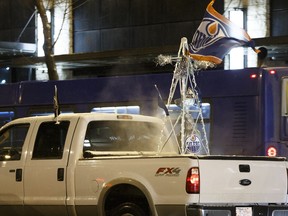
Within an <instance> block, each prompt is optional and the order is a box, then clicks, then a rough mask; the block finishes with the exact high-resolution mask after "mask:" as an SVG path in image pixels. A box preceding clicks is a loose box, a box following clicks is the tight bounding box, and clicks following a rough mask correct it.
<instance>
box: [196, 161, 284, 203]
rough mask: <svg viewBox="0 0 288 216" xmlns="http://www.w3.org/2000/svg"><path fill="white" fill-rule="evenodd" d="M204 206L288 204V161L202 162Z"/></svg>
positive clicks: (201, 185) (201, 197) (201, 184)
mask: <svg viewBox="0 0 288 216" xmlns="http://www.w3.org/2000/svg"><path fill="white" fill-rule="evenodd" d="M199 168H200V202H201V203H226V202H229V203H231V202H235V203H254V202H255V203H285V202H286V196H287V171H286V161H283V160H282V161H281V160H276V159H275V160H271V159H270V160H264V159H260V158H258V157H256V159H254V158H251V157H250V158H246V159H245V158H244V157H243V158H241V159H239V158H237V159H236V160H235V159H234V160H229V159H227V158H226V159H220V158H218V159H217V160H216V161H215V158H214V159H212V158H209V159H205V158H204V159H200V160H199Z"/></svg>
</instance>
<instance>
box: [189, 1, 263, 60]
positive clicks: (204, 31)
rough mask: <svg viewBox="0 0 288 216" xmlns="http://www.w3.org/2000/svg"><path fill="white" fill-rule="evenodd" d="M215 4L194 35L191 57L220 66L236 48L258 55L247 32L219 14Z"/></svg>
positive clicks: (209, 6)
mask: <svg viewBox="0 0 288 216" xmlns="http://www.w3.org/2000/svg"><path fill="white" fill-rule="evenodd" d="M213 3H214V0H212V1H211V2H210V3H209V5H208V6H207V8H206V12H205V15H204V18H203V20H202V22H201V23H200V25H199V27H198V29H197V30H196V32H195V34H194V35H193V38H192V42H191V43H190V44H189V56H190V57H191V58H192V59H195V60H198V61H209V62H212V63H214V64H220V63H221V62H222V59H223V58H224V57H225V55H226V54H227V53H228V52H229V51H230V50H231V49H232V48H234V47H240V46H248V47H251V48H253V49H254V51H255V52H256V53H258V52H259V51H258V50H257V49H255V45H254V42H253V41H252V40H251V38H250V36H249V35H248V34H247V32H246V31H245V30H244V29H242V28H240V27H239V26H237V25H235V24H233V23H232V22H231V21H230V20H229V19H227V18H226V17H224V16H223V15H221V14H219V13H218V12H217V11H216V10H215V9H214V8H213Z"/></svg>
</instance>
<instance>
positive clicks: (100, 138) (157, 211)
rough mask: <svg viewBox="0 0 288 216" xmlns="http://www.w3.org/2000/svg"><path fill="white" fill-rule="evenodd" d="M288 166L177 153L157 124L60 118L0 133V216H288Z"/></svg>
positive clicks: (122, 118)
mask: <svg viewBox="0 0 288 216" xmlns="http://www.w3.org/2000/svg"><path fill="white" fill-rule="evenodd" d="M286 203H287V163H286V160H285V159H284V158H267V157H243V156H242V157H240V156H231V157H227V156H196V155H191V154H190V155H182V154H179V153H178V148H177V146H175V143H173V142H170V140H169V139H167V137H166V134H165V130H163V123H162V121H161V120H160V119H158V118H153V117H145V116H141V115H117V114H95V113H94V114H92V113H86V114H61V115H60V116H58V117H57V120H55V118H54V116H39V117H29V118H22V119H17V120H14V121H11V122H9V123H7V124H6V125H5V126H3V127H2V128H1V130H0V214H1V216H7V215H9V216H20V215H21V216H24V215H25V216H38V215H39V216H40V215H41V216H52V215H53V216H81V215H83V216H96V215H106V216H119V215H123V216H124V215H126V216H127V215H131V216H132V215H134V216H149V215H150V216H152V215H159V216H169V215H171V216H178V215H179V216H180V215H181V216H183V215H188V216H189V215H191V216H192V215H193V216H252V215H253V216H256V215H257V216H267V215H269V216H272V215H273V216H284V215H288V206H287V204H286Z"/></svg>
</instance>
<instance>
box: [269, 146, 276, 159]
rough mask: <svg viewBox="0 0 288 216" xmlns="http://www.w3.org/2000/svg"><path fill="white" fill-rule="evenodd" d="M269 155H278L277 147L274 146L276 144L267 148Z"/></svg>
mask: <svg viewBox="0 0 288 216" xmlns="http://www.w3.org/2000/svg"><path fill="white" fill-rule="evenodd" d="M267 155H268V156H269V157H276V156H277V149H276V148H275V147H274V146H270V147H269V148H268V149H267Z"/></svg>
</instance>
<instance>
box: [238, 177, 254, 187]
mask: <svg viewBox="0 0 288 216" xmlns="http://www.w3.org/2000/svg"><path fill="white" fill-rule="evenodd" d="M251 183H252V182H251V181H250V180H249V179H241V180H240V181H239V184H240V185H243V186H248V185H250V184H251Z"/></svg>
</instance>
